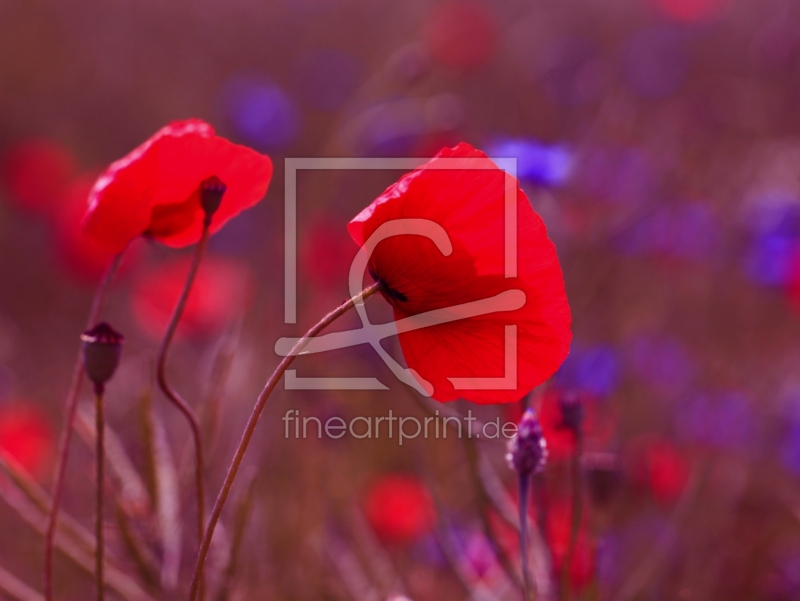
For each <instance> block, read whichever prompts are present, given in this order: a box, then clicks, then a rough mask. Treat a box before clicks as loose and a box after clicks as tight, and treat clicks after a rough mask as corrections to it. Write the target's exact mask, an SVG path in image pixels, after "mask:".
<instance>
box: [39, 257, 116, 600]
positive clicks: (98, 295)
mask: <svg viewBox="0 0 800 601" xmlns="http://www.w3.org/2000/svg"><path fill="white" fill-rule="evenodd" d="M124 254H125V251H122V252H121V253H119V254H118V255H117V256H116V257H114V260H113V261H112V262H111V264H110V265H109V266H108V269H107V270H106V273H105V275H104V276H103V280H102V281H101V282H100V285H99V286H98V287H97V292H95V295H94V300H93V301H92V308H91V310H90V311H89V319H87V321H86V328H85V329H89V328H91V327H92V326H93V325H95V323H97V321H98V319H99V317H100V312H101V311H102V309H103V303H104V302H105V299H106V294H107V293H108V289H109V287H110V286H111V282H112V281H113V280H114V275H115V274H116V273H117V270H118V269H119V265H120V263H121V262H122V257H123V255H124ZM83 376H84V369H83V355H82V354H81V352H80V351H78V359H77V361H76V362H75V368H74V369H73V371H72V381H71V383H70V386H69V390H68V391H67V402H66V404H65V405H66V414H67V415H66V420H65V422H64V429H63V430H62V432H61V440H60V442H59V445H58V458H57V460H56V470H55V476H54V479H53V503H52V505H51V507H50V512H49V514H48V516H47V526H46V530H45V537H44V540H45V543H44V577H43V588H44V597H45V599H46V601H52V600H53V555H54V553H55V540H56V526H57V524H58V511H59V509H60V507H61V497H62V496H63V493H64V477H65V476H66V472H67V462H68V460H69V445H70V442H71V441H72V428H73V424H74V423H75V412H76V409H77V408H78V394H79V393H80V390H81V384H83Z"/></svg>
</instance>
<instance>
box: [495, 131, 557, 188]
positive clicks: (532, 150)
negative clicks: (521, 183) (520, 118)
mask: <svg viewBox="0 0 800 601" xmlns="http://www.w3.org/2000/svg"><path fill="white" fill-rule="evenodd" d="M486 153H487V154H488V155H489V156H490V157H493V158H516V159H517V177H518V178H519V179H521V180H527V181H531V182H535V183H537V184H541V185H543V186H558V185H561V184H563V183H564V182H565V181H566V180H567V178H568V177H569V175H570V173H571V172H572V161H573V155H572V152H571V151H570V150H569V148H568V147H567V146H565V145H563V144H545V143H542V142H539V141H537V140H533V139H525V138H500V139H498V140H495V141H494V142H492V143H490V144H489V145H488V147H487V148H486Z"/></svg>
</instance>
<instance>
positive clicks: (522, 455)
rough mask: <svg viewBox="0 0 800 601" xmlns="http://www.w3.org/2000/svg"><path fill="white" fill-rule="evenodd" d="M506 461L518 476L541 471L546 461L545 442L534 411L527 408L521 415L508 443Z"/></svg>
mask: <svg viewBox="0 0 800 601" xmlns="http://www.w3.org/2000/svg"><path fill="white" fill-rule="evenodd" d="M506 461H508V465H509V467H510V468H511V469H512V470H514V471H516V472H517V473H518V474H519V475H520V476H530V475H531V474H535V473H537V472H540V471H542V469H543V468H544V464H545V463H546V461H547V442H546V441H545V439H544V433H543V432H542V425H541V424H540V423H539V418H538V417H537V416H536V411H534V410H533V409H531V408H529V409H528V410H527V411H525V414H524V415H523V416H522V420H520V422H519V427H518V429H517V435H516V436H514V438H512V439H511V440H510V441H509V443H508V453H507V454H506Z"/></svg>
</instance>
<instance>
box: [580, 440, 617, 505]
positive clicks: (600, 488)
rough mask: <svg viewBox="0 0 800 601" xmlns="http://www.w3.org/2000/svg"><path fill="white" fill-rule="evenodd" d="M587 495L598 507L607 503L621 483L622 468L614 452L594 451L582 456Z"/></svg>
mask: <svg viewBox="0 0 800 601" xmlns="http://www.w3.org/2000/svg"><path fill="white" fill-rule="evenodd" d="M583 469H584V471H585V473H586V482H587V484H588V488H589V495H590V497H591V499H592V501H593V502H594V504H595V505H596V506H598V507H601V506H604V505H607V504H608V503H609V501H611V499H612V498H613V497H614V495H615V494H616V492H617V491H618V490H619V488H620V485H621V484H622V469H621V466H620V460H619V457H617V455H616V454H615V453H608V452H606V453H603V452H594V453H587V454H586V455H584V457H583Z"/></svg>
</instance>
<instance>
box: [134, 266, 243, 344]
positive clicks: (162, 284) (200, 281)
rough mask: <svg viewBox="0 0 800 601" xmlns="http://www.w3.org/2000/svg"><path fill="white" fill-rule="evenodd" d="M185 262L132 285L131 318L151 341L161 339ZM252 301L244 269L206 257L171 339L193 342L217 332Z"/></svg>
mask: <svg viewBox="0 0 800 601" xmlns="http://www.w3.org/2000/svg"><path fill="white" fill-rule="evenodd" d="M189 262H190V261H189V258H188V257H181V258H180V259H176V260H172V261H169V262H167V263H164V264H162V265H158V266H157V267H154V268H152V269H150V270H148V271H146V272H145V273H143V274H141V275H140V276H139V277H137V279H136V281H135V282H134V287H133V294H132V297H131V303H132V305H133V307H132V308H133V316H134V318H135V319H136V321H137V322H138V324H139V326H140V327H141V328H142V330H143V331H144V332H145V333H146V334H148V335H149V336H151V337H152V338H153V339H154V340H160V339H161V337H162V336H163V335H164V329H165V328H166V327H167V324H168V323H169V320H170V317H171V316H172V312H173V311H174V310H175V303H177V302H178V297H179V296H180V294H181V291H182V290H183V285H184V284H183V283H184V280H185V278H186V273H187V271H188V270H189ZM253 295H254V284H253V278H252V274H251V272H250V269H249V268H248V267H247V266H246V265H245V264H243V263H241V262H239V261H235V260H233V259H227V258H223V257H215V256H208V257H206V259H205V261H203V263H202V265H201V266H200V271H199V272H198V274H197V279H196V280H195V282H194V286H193V287H192V291H191V294H190V295H189V299H188V300H187V302H186V309H185V310H184V313H183V317H182V318H181V322H180V324H179V325H178V331H177V336H178V337H184V338H198V337H203V336H206V335H209V334H213V333H215V332H218V331H219V330H221V329H222V328H224V327H225V325H226V324H227V323H229V321H230V320H231V319H233V318H235V317H236V316H237V315H239V314H241V313H242V312H244V311H245V310H246V309H247V308H248V306H249V305H250V304H251V303H252V301H253Z"/></svg>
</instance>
